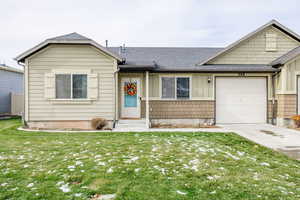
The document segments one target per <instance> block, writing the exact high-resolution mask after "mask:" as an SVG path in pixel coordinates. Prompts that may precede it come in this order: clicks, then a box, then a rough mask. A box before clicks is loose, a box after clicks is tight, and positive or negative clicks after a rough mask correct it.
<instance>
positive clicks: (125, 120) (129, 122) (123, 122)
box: [118, 119, 146, 124]
mask: <svg viewBox="0 0 300 200" xmlns="http://www.w3.org/2000/svg"><path fill="white" fill-rule="evenodd" d="M118 124H146V120H145V119H137V120H130V119H120V120H119V121H118Z"/></svg>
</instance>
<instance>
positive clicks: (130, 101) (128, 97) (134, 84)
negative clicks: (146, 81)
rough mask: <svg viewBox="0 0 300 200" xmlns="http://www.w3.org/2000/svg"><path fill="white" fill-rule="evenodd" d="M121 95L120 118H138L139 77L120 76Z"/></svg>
mask: <svg viewBox="0 0 300 200" xmlns="http://www.w3.org/2000/svg"><path fill="white" fill-rule="evenodd" d="M121 91H122V92H121V95H122V100H121V103H122V110H121V117H122V118H140V117H141V112H140V79H139V78H122V79H121Z"/></svg>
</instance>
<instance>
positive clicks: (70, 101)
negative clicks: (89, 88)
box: [49, 99, 93, 104]
mask: <svg viewBox="0 0 300 200" xmlns="http://www.w3.org/2000/svg"><path fill="white" fill-rule="evenodd" d="M49 101H50V102H51V103H52V104H91V103H92V101H93V100H92V99H49Z"/></svg>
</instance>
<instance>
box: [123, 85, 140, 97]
mask: <svg viewBox="0 0 300 200" xmlns="http://www.w3.org/2000/svg"><path fill="white" fill-rule="evenodd" d="M124 90H125V93H126V94H127V95H129V96H134V95H136V93H137V86H136V82H127V83H125V86H124Z"/></svg>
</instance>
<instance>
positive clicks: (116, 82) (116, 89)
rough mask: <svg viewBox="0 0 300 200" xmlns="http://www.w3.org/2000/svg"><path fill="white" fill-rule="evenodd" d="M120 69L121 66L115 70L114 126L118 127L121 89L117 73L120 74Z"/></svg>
mask: <svg viewBox="0 0 300 200" xmlns="http://www.w3.org/2000/svg"><path fill="white" fill-rule="evenodd" d="M119 71H120V68H119V67H118V68H117V71H115V72H114V78H115V99H114V104H115V106H114V108H115V109H114V121H113V128H115V127H116V122H117V109H119V105H117V104H118V102H117V98H119V97H118V90H119V86H118V83H119V78H118V76H117V75H118V73H119Z"/></svg>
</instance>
